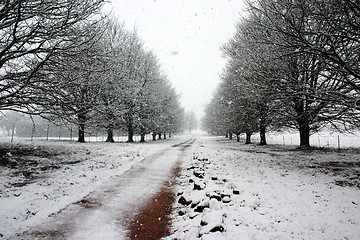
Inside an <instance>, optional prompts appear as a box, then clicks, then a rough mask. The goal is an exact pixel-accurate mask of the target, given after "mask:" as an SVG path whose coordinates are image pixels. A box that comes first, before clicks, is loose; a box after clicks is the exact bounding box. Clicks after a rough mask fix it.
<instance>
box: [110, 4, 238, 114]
mask: <svg viewBox="0 0 360 240" xmlns="http://www.w3.org/2000/svg"><path fill="white" fill-rule="evenodd" d="M243 9H244V3H243V1H242V0H113V1H112V3H108V4H107V5H106V6H105V7H104V11H106V12H108V11H110V10H112V12H113V15H114V16H115V17H116V18H117V19H118V20H119V21H124V22H125V26H126V28H128V29H134V28H135V29H136V30H137V32H138V34H139V36H140V37H141V38H142V39H143V41H144V42H145V45H146V46H147V47H148V48H149V49H151V50H153V51H154V53H155V54H156V55H157V57H158V59H159V61H160V64H161V66H162V70H163V71H164V72H165V73H166V75H167V76H168V78H169V80H170V81H171V82H172V84H173V86H174V87H175V88H176V91H177V92H178V93H179V94H180V96H181V98H180V101H181V104H182V106H183V107H185V110H186V111H189V110H193V111H194V112H195V114H196V115H197V117H198V118H199V120H200V117H202V116H203V114H204V113H203V110H204V107H205V104H206V103H208V102H209V101H210V98H211V95H212V93H213V91H214V90H215V88H216V86H217V84H218V83H219V81H220V77H219V75H220V74H221V72H222V69H223V68H224V66H225V59H223V58H222V57H221V55H222V53H221V51H220V47H221V46H222V45H223V44H224V43H225V42H227V41H228V40H229V39H230V38H231V37H232V35H233V34H234V32H235V23H236V22H237V20H238V19H239V18H240V13H241V12H242V11H243Z"/></svg>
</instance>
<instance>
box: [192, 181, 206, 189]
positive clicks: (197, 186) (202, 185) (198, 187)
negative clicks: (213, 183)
mask: <svg viewBox="0 0 360 240" xmlns="http://www.w3.org/2000/svg"><path fill="white" fill-rule="evenodd" d="M204 188H205V184H204V183H201V182H199V183H194V190H203V189H204Z"/></svg>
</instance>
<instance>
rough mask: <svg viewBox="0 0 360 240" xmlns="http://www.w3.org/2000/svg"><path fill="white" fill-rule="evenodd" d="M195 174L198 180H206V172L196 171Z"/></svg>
mask: <svg viewBox="0 0 360 240" xmlns="http://www.w3.org/2000/svg"><path fill="white" fill-rule="evenodd" d="M193 174H194V176H195V177H197V178H204V175H205V172H204V171H194V172H193Z"/></svg>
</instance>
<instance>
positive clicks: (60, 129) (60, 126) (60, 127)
mask: <svg viewBox="0 0 360 240" xmlns="http://www.w3.org/2000/svg"><path fill="white" fill-rule="evenodd" d="M60 139H61V125H60V128H59V140H60Z"/></svg>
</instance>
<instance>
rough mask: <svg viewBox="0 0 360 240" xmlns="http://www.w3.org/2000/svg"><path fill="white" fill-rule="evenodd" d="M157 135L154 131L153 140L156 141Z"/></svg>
mask: <svg viewBox="0 0 360 240" xmlns="http://www.w3.org/2000/svg"><path fill="white" fill-rule="evenodd" d="M156 135H157V134H156V133H153V134H152V140H153V141H156Z"/></svg>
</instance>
